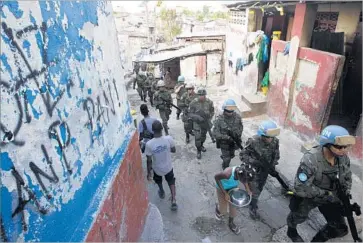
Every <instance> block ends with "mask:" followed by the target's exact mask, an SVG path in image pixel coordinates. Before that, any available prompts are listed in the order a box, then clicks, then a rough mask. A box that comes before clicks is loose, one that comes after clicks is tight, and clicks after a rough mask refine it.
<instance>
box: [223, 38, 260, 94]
mask: <svg viewBox="0 0 363 243" xmlns="http://www.w3.org/2000/svg"><path fill="white" fill-rule="evenodd" d="M250 34H251V33H248V34H242V33H233V32H229V33H227V35H226V52H225V55H226V56H225V60H226V61H225V70H226V71H225V80H226V82H225V83H226V85H227V86H228V87H230V90H232V91H233V92H235V93H237V94H241V93H249V94H255V93H256V92H257V84H258V64H257V60H256V54H257V52H258V48H259V46H258V45H254V46H252V47H248V46H247V38H248V35H250ZM230 53H232V62H233V67H232V68H231V67H229V66H228V60H230V59H231V58H230ZM250 53H252V55H253V62H252V63H251V64H250V65H247V66H245V67H244V68H243V70H242V71H238V73H237V75H236V63H237V58H247V57H248V55H249V54H250Z"/></svg>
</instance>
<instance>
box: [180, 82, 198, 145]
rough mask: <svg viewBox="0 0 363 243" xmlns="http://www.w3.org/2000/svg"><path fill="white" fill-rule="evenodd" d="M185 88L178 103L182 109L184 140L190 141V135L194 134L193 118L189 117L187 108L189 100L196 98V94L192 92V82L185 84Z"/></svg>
mask: <svg viewBox="0 0 363 243" xmlns="http://www.w3.org/2000/svg"><path fill="white" fill-rule="evenodd" d="M185 89H186V90H187V92H186V93H184V94H183V95H182V96H181V98H180V104H179V105H178V106H179V108H180V109H182V111H183V114H182V121H183V123H184V132H185V142H186V143H189V142H190V135H194V133H193V120H192V119H191V118H190V117H189V114H188V108H189V104H190V102H192V100H194V99H195V98H197V94H196V93H195V92H194V86H193V85H192V84H190V83H189V84H187V85H186V86H185Z"/></svg>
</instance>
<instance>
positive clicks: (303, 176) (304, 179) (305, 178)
mask: <svg viewBox="0 0 363 243" xmlns="http://www.w3.org/2000/svg"><path fill="white" fill-rule="evenodd" d="M299 180H300V181H301V182H305V181H307V180H308V176H307V175H306V174H305V173H304V172H301V173H300V174H299Z"/></svg>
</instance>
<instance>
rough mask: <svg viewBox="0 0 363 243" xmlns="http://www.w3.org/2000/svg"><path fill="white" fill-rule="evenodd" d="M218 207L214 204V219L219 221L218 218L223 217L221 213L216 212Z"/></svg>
mask: <svg viewBox="0 0 363 243" xmlns="http://www.w3.org/2000/svg"><path fill="white" fill-rule="evenodd" d="M217 210H218V208H217V205H216V210H215V216H216V219H217V220H218V221H220V220H222V218H223V215H222V214H221V213H218V211H217Z"/></svg>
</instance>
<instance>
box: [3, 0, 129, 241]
mask: <svg viewBox="0 0 363 243" xmlns="http://www.w3.org/2000/svg"><path fill="white" fill-rule="evenodd" d="M0 5H1V12H0V14H1V18H2V23H1V26H0V28H1V53H0V62H1V79H0V88H1V120H0V148H1V158H0V159H1V214H0V229H1V234H0V237H1V239H2V241H17V240H25V241H30V240H31V241H81V240H83V239H84V237H85V236H86V234H87V230H88V229H89V227H90V225H91V223H92V220H93V217H94V215H93V214H94V213H95V212H96V210H97V207H98V206H99V203H100V201H101V200H102V196H103V194H104V191H105V188H107V186H108V182H109V181H110V180H111V179H112V176H113V174H114V171H115V170H116V169H117V168H118V166H120V161H121V160H122V157H123V154H124V152H125V149H126V148H127V145H128V142H129V139H130V135H131V133H132V129H133V128H132V126H131V122H132V119H131V116H130V111H129V105H128V103H127V100H126V99H125V97H126V90H125V87H124V85H123V82H122V80H120V79H121V78H122V77H123V73H122V71H121V65H120V57H119V55H118V44H117V37H116V33H115V26H114V25H113V24H110V23H113V17H112V14H111V13H112V7H111V6H110V4H108V3H106V2H95V1H89V2H60V1H59V2H57V1H40V2H21V1H19V2H16V1H3V2H1V3H0ZM75 13H77V14H75ZM115 50H117V51H115Z"/></svg>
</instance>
